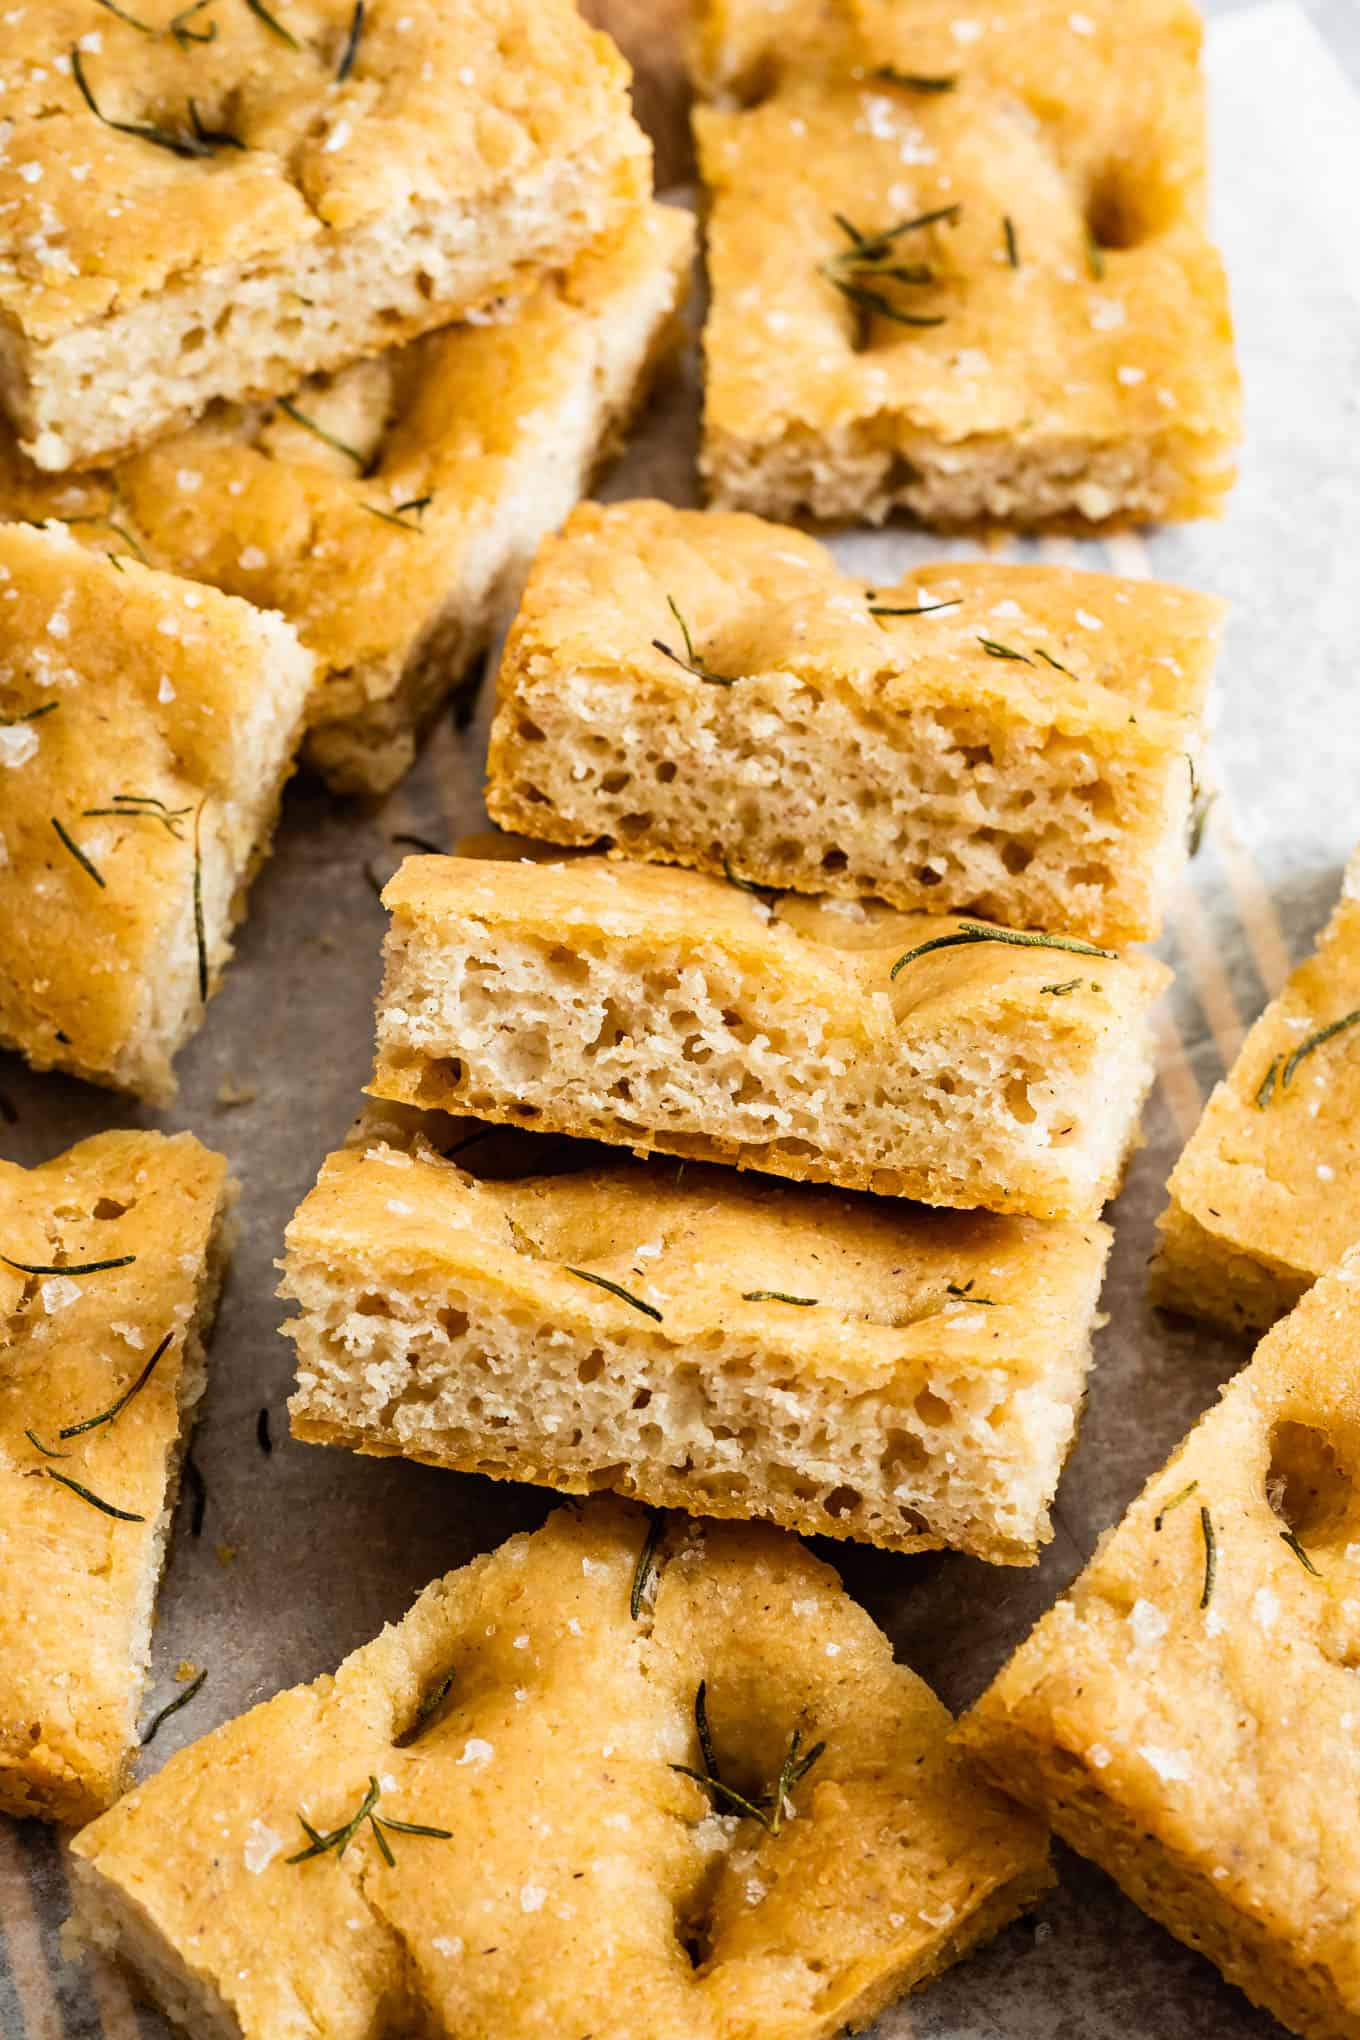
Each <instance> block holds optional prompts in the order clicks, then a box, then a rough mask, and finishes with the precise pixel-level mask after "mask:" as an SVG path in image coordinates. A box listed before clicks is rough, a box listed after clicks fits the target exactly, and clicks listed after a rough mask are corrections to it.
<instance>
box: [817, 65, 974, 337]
mask: <svg viewBox="0 0 1360 2040" xmlns="http://www.w3.org/2000/svg"><path fill="white" fill-rule="evenodd" d="M903 75H904V76H905V75H906V74H905V73H904V74H903ZM958 216H959V207H958V206H957V205H947V206H938V207H936V208H935V210H934V211H932V212H926V213H919V214H918V215H917V216H916V217H915V218H914V219H907V220H899V221H897V223H896V224H895V225H894V226H891V227H882V228H879V229H878V230H877V231H870V232H867V233H866V232H865V231H864V230H863V229H861V228H859V227H857V226H856V225H855V223H854V221H853V220H850V219H847V218H846V216H845V214H844V213H833V214H832V215H831V217H832V219H833V220H834V221H835V223H836V225H837V226H838V227H839V228H840V230H841V232H842V233H843V234H844V235H845V237H846V240H847V241H848V242H849V244H850V245H849V246H848V247H846V248H841V249H838V250H837V252H836V253H835V254H834V255H832V256H829V257H828V259H827V260H826V261H825V262H823V263H822V264H821V265H820V274H821V275H822V276H823V277H825V279H826V281H827V282H828V283H829V284H830V285H831V286H832V288H833V289H835V290H837V291H839V292H840V294H841V296H842V297H843V298H845V299H847V301H848V302H849V303H850V304H852V305H853V306H854V308H855V310H856V311H857V312H858V313H859V316H860V331H859V334H858V336H857V345H860V346H863V345H864V343H865V340H866V338H867V328H868V321H869V319H870V318H872V317H878V318H882V319H891V320H893V321H894V322H895V323H896V324H897V325H899V326H942V325H943V324H944V323H945V319H944V314H943V313H933V312H932V313H926V312H912V311H908V310H906V309H905V308H904V307H903V306H901V305H899V304H897V303H895V302H894V301H893V300H892V299H891V298H889V297H888V296H887V295H886V294H885V292H884V291H883V290H882V289H881V288H879V286H881V285H883V284H885V283H894V284H906V285H914V284H928V283H933V282H934V281H935V271H934V270H933V269H932V268H931V266H930V264H929V263H928V262H903V261H901V260H900V258H899V250H898V245H897V244H898V242H899V241H900V240H901V238H902V236H903V235H904V234H912V233H918V232H920V231H921V230H922V229H924V228H926V227H933V226H938V225H939V224H940V223H941V222H943V221H946V220H947V221H953V220H956V219H957V218H958Z"/></svg>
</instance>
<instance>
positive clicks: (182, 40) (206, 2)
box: [170, 0, 217, 49]
mask: <svg viewBox="0 0 1360 2040" xmlns="http://www.w3.org/2000/svg"><path fill="white" fill-rule="evenodd" d="M211 4H212V0H192V4H191V5H190V6H188V7H181V9H180V11H179V13H178V14H176V15H175V16H174V17H173V19H172V20H171V23H170V33H171V35H172V36H173V37H174V38H175V41H176V42H177V43H178V44H179V46H180V48H181V49H187V47H188V45H189V44H190V43H210V42H214V41H215V40H216V38H217V23H216V22H215V21H210V22H209V23H208V26H207V27H206V28H190V26H189V23H190V22H191V21H192V20H193V18H194V16H195V15H196V14H201V13H202V12H203V9H204V8H205V7H208V6H211Z"/></svg>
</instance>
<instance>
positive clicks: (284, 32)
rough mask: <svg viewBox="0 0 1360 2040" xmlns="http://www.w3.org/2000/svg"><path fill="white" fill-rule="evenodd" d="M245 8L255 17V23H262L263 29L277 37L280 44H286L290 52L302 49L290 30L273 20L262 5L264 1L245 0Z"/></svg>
mask: <svg viewBox="0 0 1360 2040" xmlns="http://www.w3.org/2000/svg"><path fill="white" fill-rule="evenodd" d="M246 6H247V7H248V8H249V9H250V11H251V13H252V14H253V15H254V16H255V19H256V20H257V21H262V22H263V23H264V25H265V27H266V28H267V29H269V30H270V32H271V34H273V35H276V36H277V37H278V39H279V41H280V42H283V43H287V45H288V47H289V49H290V50H296V49H300V48H301V47H302V45H301V44H300V43H299V41H298V39H297V37H296V36H295V35H294V34H293V33H292V32H291V30H289V29H286V28H285V27H284V25H283V23H282V22H281V21H276V20H275V19H274V16H273V15H272V14H271V13H270V12H269V10H268V8H267V7H266V6H265V5H264V0H246Z"/></svg>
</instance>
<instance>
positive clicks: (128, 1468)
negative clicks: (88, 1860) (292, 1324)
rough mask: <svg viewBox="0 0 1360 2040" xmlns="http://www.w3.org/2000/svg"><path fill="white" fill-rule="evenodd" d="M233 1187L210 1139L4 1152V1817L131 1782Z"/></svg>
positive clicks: (56, 1807) (96, 1798) (78, 1804)
mask: <svg viewBox="0 0 1360 2040" xmlns="http://www.w3.org/2000/svg"><path fill="white" fill-rule="evenodd" d="M234 1196H235V1185H234V1184H233V1183H232V1182H231V1181H230V1179H229V1178H228V1175H227V1165H226V1162H225V1161H224V1160H223V1158H222V1157H221V1155H216V1154H213V1153H212V1152H211V1151H210V1150H209V1149H208V1148H205V1147H201V1146H200V1145H199V1143H198V1142H197V1141H196V1140H195V1139H194V1138H193V1135H192V1134H188V1133H180V1134H175V1135H174V1136H173V1137H169V1138H167V1137H166V1136H165V1135H163V1134H159V1133H103V1134H97V1135H96V1136H95V1137H94V1138H93V1139H92V1140H86V1141H82V1142H81V1143H80V1145H79V1146H78V1147H73V1148H71V1149H70V1150H69V1151H68V1152H67V1153H66V1154H63V1155H58V1156H57V1157H56V1159H55V1160H54V1161H50V1162H46V1163H44V1164H43V1165H42V1166H41V1167H40V1168H36V1169H21V1168H18V1167H16V1166H15V1164H14V1163H12V1162H0V1552H2V1553H3V1560H2V1562H0V1811H3V1812H5V1813H10V1814H16V1815H19V1816H23V1815H35V1816H37V1817H38V1818H39V1819H43V1820H55V1821H63V1822H68V1823H73V1824H76V1825H78V1824H79V1823H80V1822H82V1821H86V1820H90V1819H92V1818H93V1816H94V1815H95V1814H96V1813H98V1812H100V1811H101V1809H102V1808H104V1807H105V1806H108V1805H109V1804H110V1803H111V1802H112V1801H113V1800H114V1799H115V1798H116V1797H117V1796H118V1793H119V1792H120V1791H121V1790H122V1789H123V1787H124V1786H125V1785H126V1783H127V1781H128V1775H129V1772H130V1769H131V1765H132V1759H133V1757H134V1755H135V1753H136V1748H137V1712H138V1707H139V1705H140V1702H141V1698H142V1694H143V1690H144V1688H145V1685H146V1669H147V1659H148V1656H149V1654H150V1649H151V1626H152V1618H153V1613H154V1607H155V1599H156V1587H157V1583H158V1581H159V1579H160V1573H161V1566H162V1563H163V1561H164V1557H165V1547H166V1540H167V1538H168V1536H169V1531H170V1515H171V1511H172V1509H173V1507H174V1502H175V1495H176V1492H177V1489H178V1486H179V1467H180V1460H181V1457H182V1455H183V1452H184V1449H185V1445H186V1442H187V1436H188V1431H189V1428H190V1426H191V1424H192V1422H193V1415H194V1407H195V1405H196V1404H197V1402H198V1399H199V1397H200V1396H201V1394H202V1393H203V1386H204V1380H205V1370H204V1354H203V1347H204V1341H205V1340H206V1338H207V1335H208V1331H209V1329H210V1327H211V1324H212V1320H213V1313H214V1312H215V1310H216V1308H217V1295H218V1290H219V1289H220V1287H221V1283H222V1274H223V1268H224V1264H225V1260H226V1254H227V1247H228V1233H229V1226H228V1223H227V1215H228V1213H229V1211H230V1209H231V1204H232V1201H233V1199H234Z"/></svg>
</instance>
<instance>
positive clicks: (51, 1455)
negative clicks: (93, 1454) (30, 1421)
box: [24, 1428, 71, 1459]
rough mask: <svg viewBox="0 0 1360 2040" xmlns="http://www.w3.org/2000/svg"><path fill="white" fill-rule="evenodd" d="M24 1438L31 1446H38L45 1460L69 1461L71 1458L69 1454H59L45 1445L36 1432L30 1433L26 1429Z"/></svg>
mask: <svg viewBox="0 0 1360 2040" xmlns="http://www.w3.org/2000/svg"><path fill="white" fill-rule="evenodd" d="M24 1436H25V1438H27V1440H28V1442H29V1444H30V1445H33V1446H36V1448H37V1450H38V1451H39V1452H41V1454H42V1456H43V1458H44V1459H69V1458H70V1457H71V1455H70V1453H69V1452H57V1451H55V1450H54V1449H53V1447H52V1446H51V1445H44V1444H43V1441H42V1439H41V1438H40V1437H39V1436H38V1434H37V1432H36V1431H30V1430H28V1429H27V1428H26V1429H25V1431H24Z"/></svg>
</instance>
